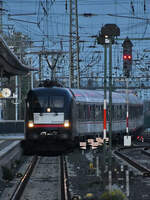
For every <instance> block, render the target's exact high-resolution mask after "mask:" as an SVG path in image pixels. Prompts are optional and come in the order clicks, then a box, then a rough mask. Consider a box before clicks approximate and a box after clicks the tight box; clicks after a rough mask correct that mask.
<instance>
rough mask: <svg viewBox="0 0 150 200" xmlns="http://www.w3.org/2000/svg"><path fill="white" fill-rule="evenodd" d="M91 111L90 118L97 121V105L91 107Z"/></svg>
mask: <svg viewBox="0 0 150 200" xmlns="http://www.w3.org/2000/svg"><path fill="white" fill-rule="evenodd" d="M90 110H91V116H90V118H91V119H92V120H95V105H91V106H90Z"/></svg>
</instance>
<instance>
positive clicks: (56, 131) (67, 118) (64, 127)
mask: <svg viewBox="0 0 150 200" xmlns="http://www.w3.org/2000/svg"><path fill="white" fill-rule="evenodd" d="M71 104H72V98H71V94H70V93H69V91H68V90H67V89H65V88H57V87H53V88H37V89H33V90H31V91H30V92H29V93H28V96H27V100H26V112H25V113H26V115H25V141H26V143H27V145H26V146H31V147H32V148H33V146H34V148H38V149H40V150H41V151H42V150H43V151H47V150H54V151H56V150H57V149H59V148H61V146H62V145H63V147H64V145H65V146H66V142H69V141H71V139H72V131H71Z"/></svg>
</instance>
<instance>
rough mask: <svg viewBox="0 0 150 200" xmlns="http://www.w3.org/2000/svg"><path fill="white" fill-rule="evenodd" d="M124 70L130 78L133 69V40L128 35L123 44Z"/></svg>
mask: <svg viewBox="0 0 150 200" xmlns="http://www.w3.org/2000/svg"><path fill="white" fill-rule="evenodd" d="M122 46H123V70H124V75H125V76H126V77H127V78H129V76H130V71H131V70H132V46H133V44H132V42H131V40H130V39H129V38H128V37H127V38H126V39H125V40H124V42H123V44H122Z"/></svg>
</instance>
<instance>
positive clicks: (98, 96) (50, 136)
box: [22, 80, 144, 155]
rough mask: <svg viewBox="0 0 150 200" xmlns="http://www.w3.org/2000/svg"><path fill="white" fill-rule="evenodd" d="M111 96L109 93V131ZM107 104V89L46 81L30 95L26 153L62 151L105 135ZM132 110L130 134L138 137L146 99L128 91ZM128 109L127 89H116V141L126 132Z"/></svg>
mask: <svg viewBox="0 0 150 200" xmlns="http://www.w3.org/2000/svg"><path fill="white" fill-rule="evenodd" d="M108 96H109V94H108V93H107V108H108V109H107V119H108V120H107V130H108V127H109V102H108V101H109V97H108ZM103 104H104V91H103V90H98V89H97V90H88V89H74V88H65V87H63V85H61V84H59V83H58V82H56V81H48V80H46V81H44V82H43V84H41V85H40V86H39V87H38V88H34V89H32V90H30V91H29V92H28V94H27V98H26V109H25V130H24V133H25V139H24V140H23V141H22V148H23V151H24V154H26V155H33V154H37V153H38V152H40V153H41V154H43V155H46V154H49V153H51V152H52V153H54V154H55V153H56V154H60V153H63V152H66V151H67V150H69V149H71V148H73V147H75V146H76V145H77V144H78V143H79V141H84V140H85V139H88V138H96V137H103V117H104V116H103V115H104V107H103ZM128 109H129V117H128V125H129V134H130V135H132V136H133V137H136V136H137V135H139V134H140V133H141V132H142V130H143V124H144V115H143V101H142V100H140V99H139V98H138V97H137V96H136V95H134V94H133V93H131V92H129V93H128ZM126 110H127V94H126V92H124V91H113V92H112V140H120V139H122V138H123V136H124V135H125V134H126V123H127V120H126ZM106 134H108V131H107V133H106Z"/></svg>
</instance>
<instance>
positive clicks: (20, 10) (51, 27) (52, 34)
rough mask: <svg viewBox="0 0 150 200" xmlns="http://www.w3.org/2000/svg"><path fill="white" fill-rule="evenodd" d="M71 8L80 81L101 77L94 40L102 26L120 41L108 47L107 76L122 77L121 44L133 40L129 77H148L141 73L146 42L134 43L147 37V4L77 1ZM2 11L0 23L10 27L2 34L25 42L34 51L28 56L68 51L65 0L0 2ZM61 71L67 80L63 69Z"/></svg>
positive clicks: (149, 9) (101, 60) (145, 62)
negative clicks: (112, 28) (116, 32)
mask: <svg viewBox="0 0 150 200" xmlns="http://www.w3.org/2000/svg"><path fill="white" fill-rule="evenodd" d="M77 3H78V32H79V37H80V41H81V42H80V59H81V62H80V67H81V71H82V72H83V73H82V76H86V77H88V76H103V72H104V64H103V63H104V48H103V46H102V45H98V44H97V41H96V37H95V36H96V35H98V33H99V31H100V30H101V28H102V26H104V25H105V24H116V25H117V26H118V27H119V28H120V36H119V37H118V38H120V39H121V38H122V40H118V41H117V44H115V45H113V55H112V58H113V76H117V77H118V76H123V73H122V71H123V70H122V43H123V40H124V39H125V38H126V37H129V38H131V39H135V38H136V39H137V38H138V40H132V43H133V60H134V62H133V70H132V76H139V75H140V76H141V75H142V73H144V75H145V74H146V73H149V71H147V72H145V71H144V70H145V68H148V70H149V63H150V61H149V53H148V52H149V50H150V49H149V46H150V45H149V43H150V40H139V39H140V38H148V37H149V33H150V5H149V3H148V0H78V1H77ZM3 8H4V9H6V11H5V12H4V14H3V20H4V22H5V23H6V24H7V25H8V24H11V25H12V26H9V28H8V26H6V27H5V28H4V30H5V31H6V32H11V31H13V30H17V31H21V32H23V33H24V34H26V35H28V36H29V37H31V38H32V40H33V41H34V46H35V47H34V48H33V49H29V51H35V50H37V51H40V50H41V49H42V48H43V44H44V49H45V50H48V51H52V50H61V49H63V50H64V51H66V52H68V51H69V25H70V24H69V14H70V11H69V0H5V1H4V2H3ZM5 23H4V24H5ZM11 28H12V29H11ZM96 52H97V53H96ZM67 54H68V53H67ZM34 57H35V59H36V56H35V55H34ZM67 60H68V55H66V56H65V60H64V65H66V66H68V65H69V63H68V61H67ZM34 63H35V62H34ZM35 64H37V63H35ZM88 66H90V67H88ZM142 70H143V71H142ZM47 71H48V70H47ZM63 71H64V75H65V76H68V73H69V70H68V68H67V67H65V68H64V69H63ZM47 74H48V76H49V73H48V72H47Z"/></svg>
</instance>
